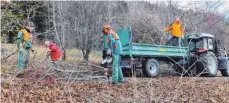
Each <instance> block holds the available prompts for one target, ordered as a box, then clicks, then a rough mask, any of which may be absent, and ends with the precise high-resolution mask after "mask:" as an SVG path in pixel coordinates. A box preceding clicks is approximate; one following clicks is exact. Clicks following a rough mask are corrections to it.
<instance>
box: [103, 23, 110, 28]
mask: <svg viewBox="0 0 229 103" xmlns="http://www.w3.org/2000/svg"><path fill="white" fill-rule="evenodd" d="M110 27H111V26H110V25H109V24H105V25H104V26H103V28H104V29H109V28H110Z"/></svg>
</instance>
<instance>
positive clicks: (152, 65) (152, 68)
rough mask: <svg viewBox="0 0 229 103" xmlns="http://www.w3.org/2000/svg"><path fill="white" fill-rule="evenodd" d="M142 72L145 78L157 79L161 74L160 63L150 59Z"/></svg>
mask: <svg viewBox="0 0 229 103" xmlns="http://www.w3.org/2000/svg"><path fill="white" fill-rule="evenodd" d="M142 72H143V74H144V76H145V77H155V76H157V75H158V73H159V63H158V62H157V60H155V59H148V60H147V61H145V63H144V64H143V68H142Z"/></svg>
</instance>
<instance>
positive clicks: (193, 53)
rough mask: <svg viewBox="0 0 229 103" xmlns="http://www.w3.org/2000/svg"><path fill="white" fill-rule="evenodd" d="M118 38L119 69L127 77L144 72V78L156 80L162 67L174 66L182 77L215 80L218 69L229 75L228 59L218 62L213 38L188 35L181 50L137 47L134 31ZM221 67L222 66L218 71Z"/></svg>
mask: <svg viewBox="0 0 229 103" xmlns="http://www.w3.org/2000/svg"><path fill="white" fill-rule="evenodd" d="M118 35H119V37H120V40H121V43H122V53H121V63H120V65H121V68H122V70H123V73H124V74H131V75H134V74H135V73H136V69H138V68H141V69H142V72H143V74H144V76H146V77H155V76H157V75H158V73H159V71H160V68H159V67H160V64H161V63H171V64H173V68H174V69H175V70H176V71H177V72H178V73H180V74H193V75H196V74H198V73H203V72H206V73H208V74H210V75H212V76H215V75H216V73H217V71H218V69H219V70H220V71H221V72H222V74H224V75H225V76H227V75H229V60H228V57H225V56H224V57H225V58H226V59H225V58H224V57H223V59H222V61H224V62H219V61H220V60H219V61H217V59H216V58H218V59H219V55H218V52H219V50H218V46H217V44H216V43H215V42H213V41H216V40H215V39H214V36H213V35H211V34H206V33H194V34H186V35H185V37H184V38H183V39H182V40H181V41H182V45H181V46H168V45H152V44H143V43H134V42H133V40H132V31H131V28H123V29H121V30H120V31H119V32H118ZM161 61H162V62H161ZM218 64H222V65H223V66H219V67H218Z"/></svg>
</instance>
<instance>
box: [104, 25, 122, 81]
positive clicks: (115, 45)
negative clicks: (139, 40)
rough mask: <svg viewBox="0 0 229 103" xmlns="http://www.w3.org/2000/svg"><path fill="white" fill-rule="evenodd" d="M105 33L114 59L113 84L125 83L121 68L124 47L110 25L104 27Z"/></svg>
mask: <svg viewBox="0 0 229 103" xmlns="http://www.w3.org/2000/svg"><path fill="white" fill-rule="evenodd" d="M103 33H104V34H105V35H106V36H105V37H106V38H105V41H104V42H107V43H108V47H109V48H110V49H111V50H112V57H113V66H112V70H113V74H112V84H118V83H123V82H124V79H123V73H122V69H121V67H120V53H121V52H122V45H121V41H120V39H119V36H118V34H117V33H115V32H114V31H113V30H111V27H110V25H108V24H105V25H104V27H103Z"/></svg>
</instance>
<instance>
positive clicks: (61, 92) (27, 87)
mask: <svg viewBox="0 0 229 103" xmlns="http://www.w3.org/2000/svg"><path fill="white" fill-rule="evenodd" d="M38 50H40V51H38ZM9 51H10V49H9ZM44 52H45V49H39V48H38V49H37V52H35V53H34V54H33V55H31V62H30V65H29V68H30V70H28V71H26V73H25V75H22V76H19V77H16V75H15V74H12V72H13V71H14V70H15V68H16V62H17V61H16V60H17V59H16V55H14V56H13V57H11V58H8V59H7V60H1V63H2V64H1V103H34V102H36V103H229V78H228V77H227V78H225V77H221V75H220V74H219V75H218V77H180V76H177V75H175V74H174V73H173V72H174V71H171V70H169V69H166V68H168V67H163V66H162V67H161V68H162V71H161V74H160V75H159V76H158V77H155V78H144V77H143V76H142V75H141V73H140V74H139V75H140V76H138V77H137V78H135V77H128V78H125V83H123V84H120V85H112V84H111V83H110V82H111V78H110V80H106V79H105V78H104V76H101V75H103V72H101V70H102V69H101V68H100V69H99V68H96V67H93V66H91V64H90V65H85V64H82V63H80V62H78V61H79V60H76V57H78V56H79V53H78V52H76V51H71V52H72V53H71V52H69V53H68V54H69V55H70V56H69V57H72V58H69V59H68V60H69V61H71V62H72V64H71V63H70V62H68V64H69V65H67V66H64V68H65V69H66V68H72V69H74V70H78V71H79V72H78V73H77V72H76V73H71V72H70V73H60V72H54V71H49V73H48V72H47V70H48V68H49V67H48V66H44V64H42V63H43V62H44V59H43V58H42V55H44ZM6 53H8V52H6ZM8 54H10V53H8ZM93 58H95V59H93ZM98 58H99V59H98ZM91 59H92V60H96V61H94V62H98V61H99V62H100V61H101V60H100V59H101V55H98V54H93V55H92V56H91ZM97 65H99V64H97ZM51 67H52V66H50V68H51ZM163 68H165V69H163ZM85 71H86V72H85ZM88 71H89V72H88ZM85 75H86V76H85ZM87 76H92V77H93V76H95V77H99V76H101V78H98V79H93V78H91V77H87ZM80 78H81V79H80Z"/></svg>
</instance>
